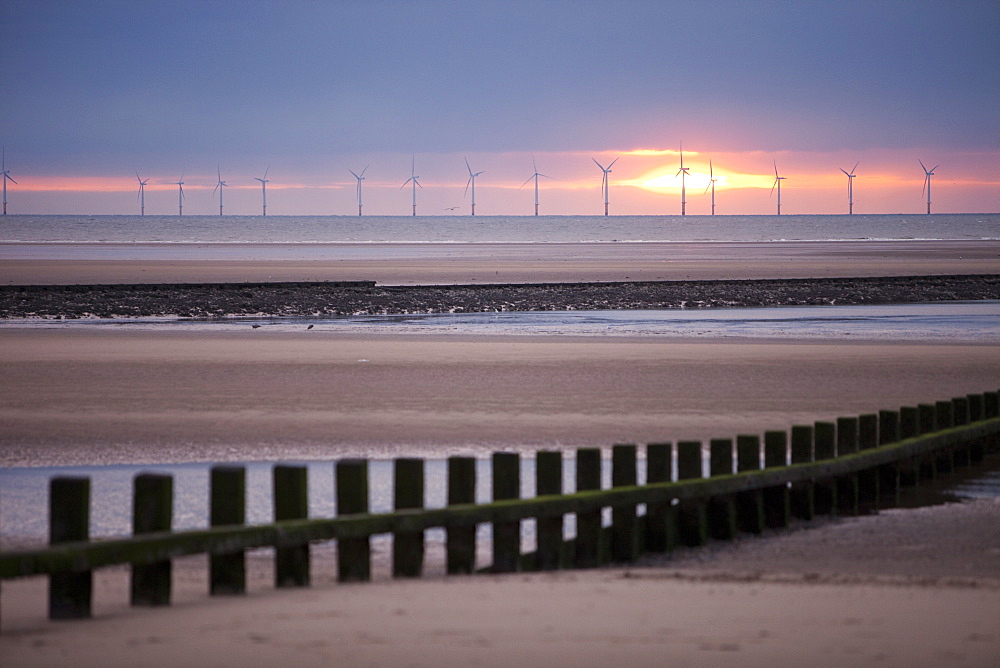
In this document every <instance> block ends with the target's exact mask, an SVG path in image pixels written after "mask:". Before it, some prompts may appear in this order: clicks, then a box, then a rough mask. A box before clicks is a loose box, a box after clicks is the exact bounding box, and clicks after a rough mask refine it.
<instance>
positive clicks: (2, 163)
mask: <svg viewBox="0 0 1000 668" xmlns="http://www.w3.org/2000/svg"><path fill="white" fill-rule="evenodd" d="M2 153H3V156H2V157H0V176H2V177H3V215H5V216H6V215H7V182H8V181H10V182H11V183H14V184H17V181H15V180H14V178H13V177H12V176H11V175H10V170H8V169H7V149H6V148H4V149H2Z"/></svg>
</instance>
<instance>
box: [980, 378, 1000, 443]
mask: <svg viewBox="0 0 1000 668" xmlns="http://www.w3.org/2000/svg"><path fill="white" fill-rule="evenodd" d="M995 417H1000V392H983V418H984V419H989V418H995ZM997 450H1000V434H994V435H993V436H990V437H989V438H988V439H987V441H986V452H996V451H997Z"/></svg>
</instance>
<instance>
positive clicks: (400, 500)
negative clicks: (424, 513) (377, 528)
mask: <svg viewBox="0 0 1000 668" xmlns="http://www.w3.org/2000/svg"><path fill="white" fill-rule="evenodd" d="M365 480H366V481H367V476H365ZM393 492H394V494H393V499H394V507H395V509H396V510H409V509H416V508H423V507H424V460H423V459H417V458H413V457H406V458H399V459H396V460H395V461H394V462H393ZM365 497H366V498H367V494H366V495H365ZM338 503H339V502H338ZM423 570H424V532H423V531H405V532H404V531H400V532H397V533H395V534H394V535H393V537H392V575H393V577H397V578H416V577H420V575H421V574H422V573H423Z"/></svg>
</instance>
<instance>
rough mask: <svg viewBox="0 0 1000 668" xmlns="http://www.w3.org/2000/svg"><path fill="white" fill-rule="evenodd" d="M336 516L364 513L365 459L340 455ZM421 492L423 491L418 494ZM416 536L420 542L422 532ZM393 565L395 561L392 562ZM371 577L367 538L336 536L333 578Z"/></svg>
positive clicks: (370, 551) (365, 579) (366, 479)
mask: <svg viewBox="0 0 1000 668" xmlns="http://www.w3.org/2000/svg"><path fill="white" fill-rule="evenodd" d="M336 478H337V516H338V517H340V516H343V515H364V514H367V513H368V460H367V459H342V460H340V461H338V462H337V464H336ZM421 496H423V495H421ZM417 540H419V541H420V542H421V545H422V544H423V535H422V534H421V535H420V536H419V537H418V538H417ZM393 566H395V563H394V564H393ZM371 577H372V550H371V538H370V537H369V536H364V537H362V538H340V539H338V540H337V578H338V579H339V580H340V581H341V582H366V581H368V580H371Z"/></svg>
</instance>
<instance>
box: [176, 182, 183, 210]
mask: <svg viewBox="0 0 1000 668" xmlns="http://www.w3.org/2000/svg"><path fill="white" fill-rule="evenodd" d="M177 215H178V216H183V215H184V175H183V174H181V178H179V179H178V180H177Z"/></svg>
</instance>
